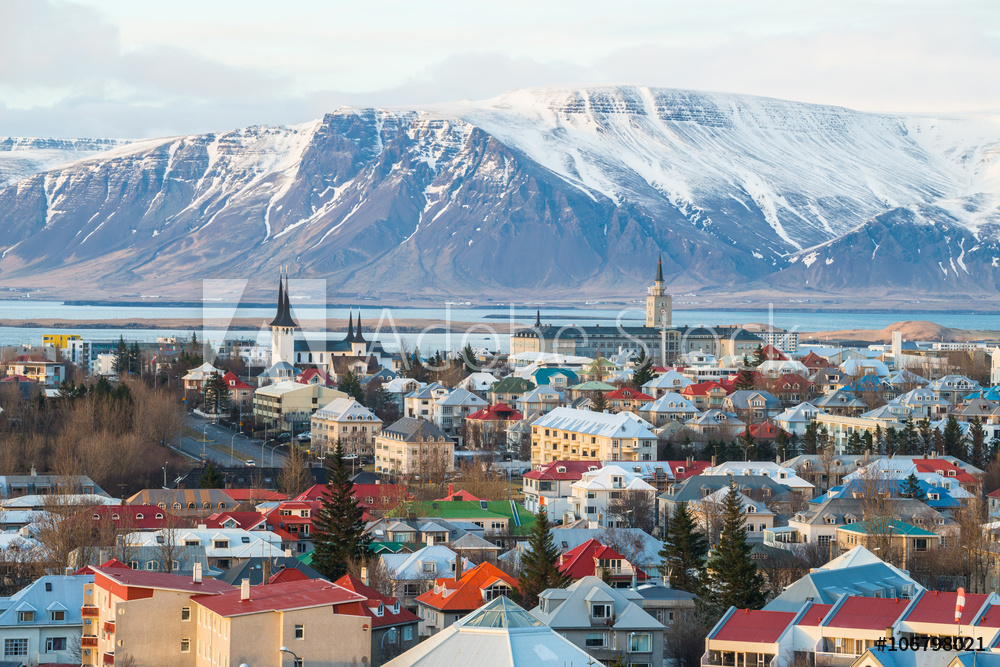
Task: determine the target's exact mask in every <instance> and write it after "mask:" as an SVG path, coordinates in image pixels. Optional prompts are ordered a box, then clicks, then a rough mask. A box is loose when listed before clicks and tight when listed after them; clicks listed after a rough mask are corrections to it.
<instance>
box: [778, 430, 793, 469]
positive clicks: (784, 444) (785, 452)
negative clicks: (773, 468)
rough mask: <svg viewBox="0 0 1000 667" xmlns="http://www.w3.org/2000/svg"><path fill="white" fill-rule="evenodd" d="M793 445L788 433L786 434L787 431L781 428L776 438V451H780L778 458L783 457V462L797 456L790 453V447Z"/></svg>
mask: <svg viewBox="0 0 1000 667" xmlns="http://www.w3.org/2000/svg"><path fill="white" fill-rule="evenodd" d="M791 444H792V443H791V440H790V439H789V437H788V433H786V432H785V429H783V428H779V429H778V434H777V435H776V436H774V447H775V449H777V450H778V456H780V457H781V460H782V461H787V460H788V459H790V458H792V457H793V456H795V455H794V454H790V453H789V450H790V447H789V446H790V445H791Z"/></svg>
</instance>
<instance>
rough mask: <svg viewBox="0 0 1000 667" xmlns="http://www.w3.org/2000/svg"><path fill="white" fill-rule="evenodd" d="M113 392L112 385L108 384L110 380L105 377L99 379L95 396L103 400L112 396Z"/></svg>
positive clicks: (95, 385)
mask: <svg viewBox="0 0 1000 667" xmlns="http://www.w3.org/2000/svg"><path fill="white" fill-rule="evenodd" d="M112 391H113V389H112V388H111V383H110V382H108V378H106V377H104V376H103V375H102V376H101V377H99V378H97V383H96V384H94V389H93V393H94V395H95V396H98V397H101V398H103V397H106V396H110V395H111V392H112Z"/></svg>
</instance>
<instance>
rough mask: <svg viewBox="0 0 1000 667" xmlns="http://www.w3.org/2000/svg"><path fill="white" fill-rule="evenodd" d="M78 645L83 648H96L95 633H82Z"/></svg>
mask: <svg viewBox="0 0 1000 667" xmlns="http://www.w3.org/2000/svg"><path fill="white" fill-rule="evenodd" d="M80 646H82V647H83V648H97V637H96V636H95V635H84V636H83V637H81V638H80Z"/></svg>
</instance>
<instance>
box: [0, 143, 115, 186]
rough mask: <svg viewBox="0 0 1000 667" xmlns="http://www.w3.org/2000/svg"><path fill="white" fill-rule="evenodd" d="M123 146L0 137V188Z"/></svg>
mask: <svg viewBox="0 0 1000 667" xmlns="http://www.w3.org/2000/svg"><path fill="white" fill-rule="evenodd" d="M124 143H127V142H126V141H124V140H121V139H52V138H37V137H0V187H2V186H6V185H10V184H11V183H14V182H16V181H19V180H21V179H22V178H25V177H27V176H31V175H32V174H37V173H38V172H40V171H47V170H49V169H52V168H53V167H57V166H59V165H61V164H65V163H67V162H73V161H75V160H79V159H81V158H86V157H90V156H92V155H96V154H98V153H101V152H103V151H106V150H108V149H110V148H114V147H115V146H120V145H122V144H124Z"/></svg>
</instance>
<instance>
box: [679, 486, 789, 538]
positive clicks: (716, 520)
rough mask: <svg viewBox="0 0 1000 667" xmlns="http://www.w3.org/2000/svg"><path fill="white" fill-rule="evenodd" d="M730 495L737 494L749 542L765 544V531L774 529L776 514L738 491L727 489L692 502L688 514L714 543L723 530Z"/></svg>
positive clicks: (689, 504)
mask: <svg viewBox="0 0 1000 667" xmlns="http://www.w3.org/2000/svg"><path fill="white" fill-rule="evenodd" d="M730 493H735V494H736V497H737V500H738V501H739V505H740V513H741V514H742V515H743V525H744V526H745V527H746V531H747V540H748V541H751V542H763V541H764V533H765V531H768V530H771V529H772V528H774V516H775V515H774V512H772V511H771V510H770V509H768V507H767V505H765V504H764V503H762V502H759V501H756V500H752V499H750V498H749V497H747V495H746V494H744V493H741V492H740V491H738V490H733V489H730V488H729V487H725V488H722V489H719V490H718V491H715V492H714V493H710V494H709V495H707V496H705V497H704V498H699V499H697V500H692V501H691V502H689V503H688V505H687V508H688V512H690V513H691V517H692V518H693V519H694V520H695V521H696V522H697V523H698V524H699V525H700V526H701V530H702V532H703V533H704V534H705V535H707V536H709V541H710V542H712V543H714V542H716V540H717V539H718V535H719V532H720V531H721V530H722V519H723V513H724V511H725V510H724V508H725V505H726V500H727V498H728V497H729V494H730Z"/></svg>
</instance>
